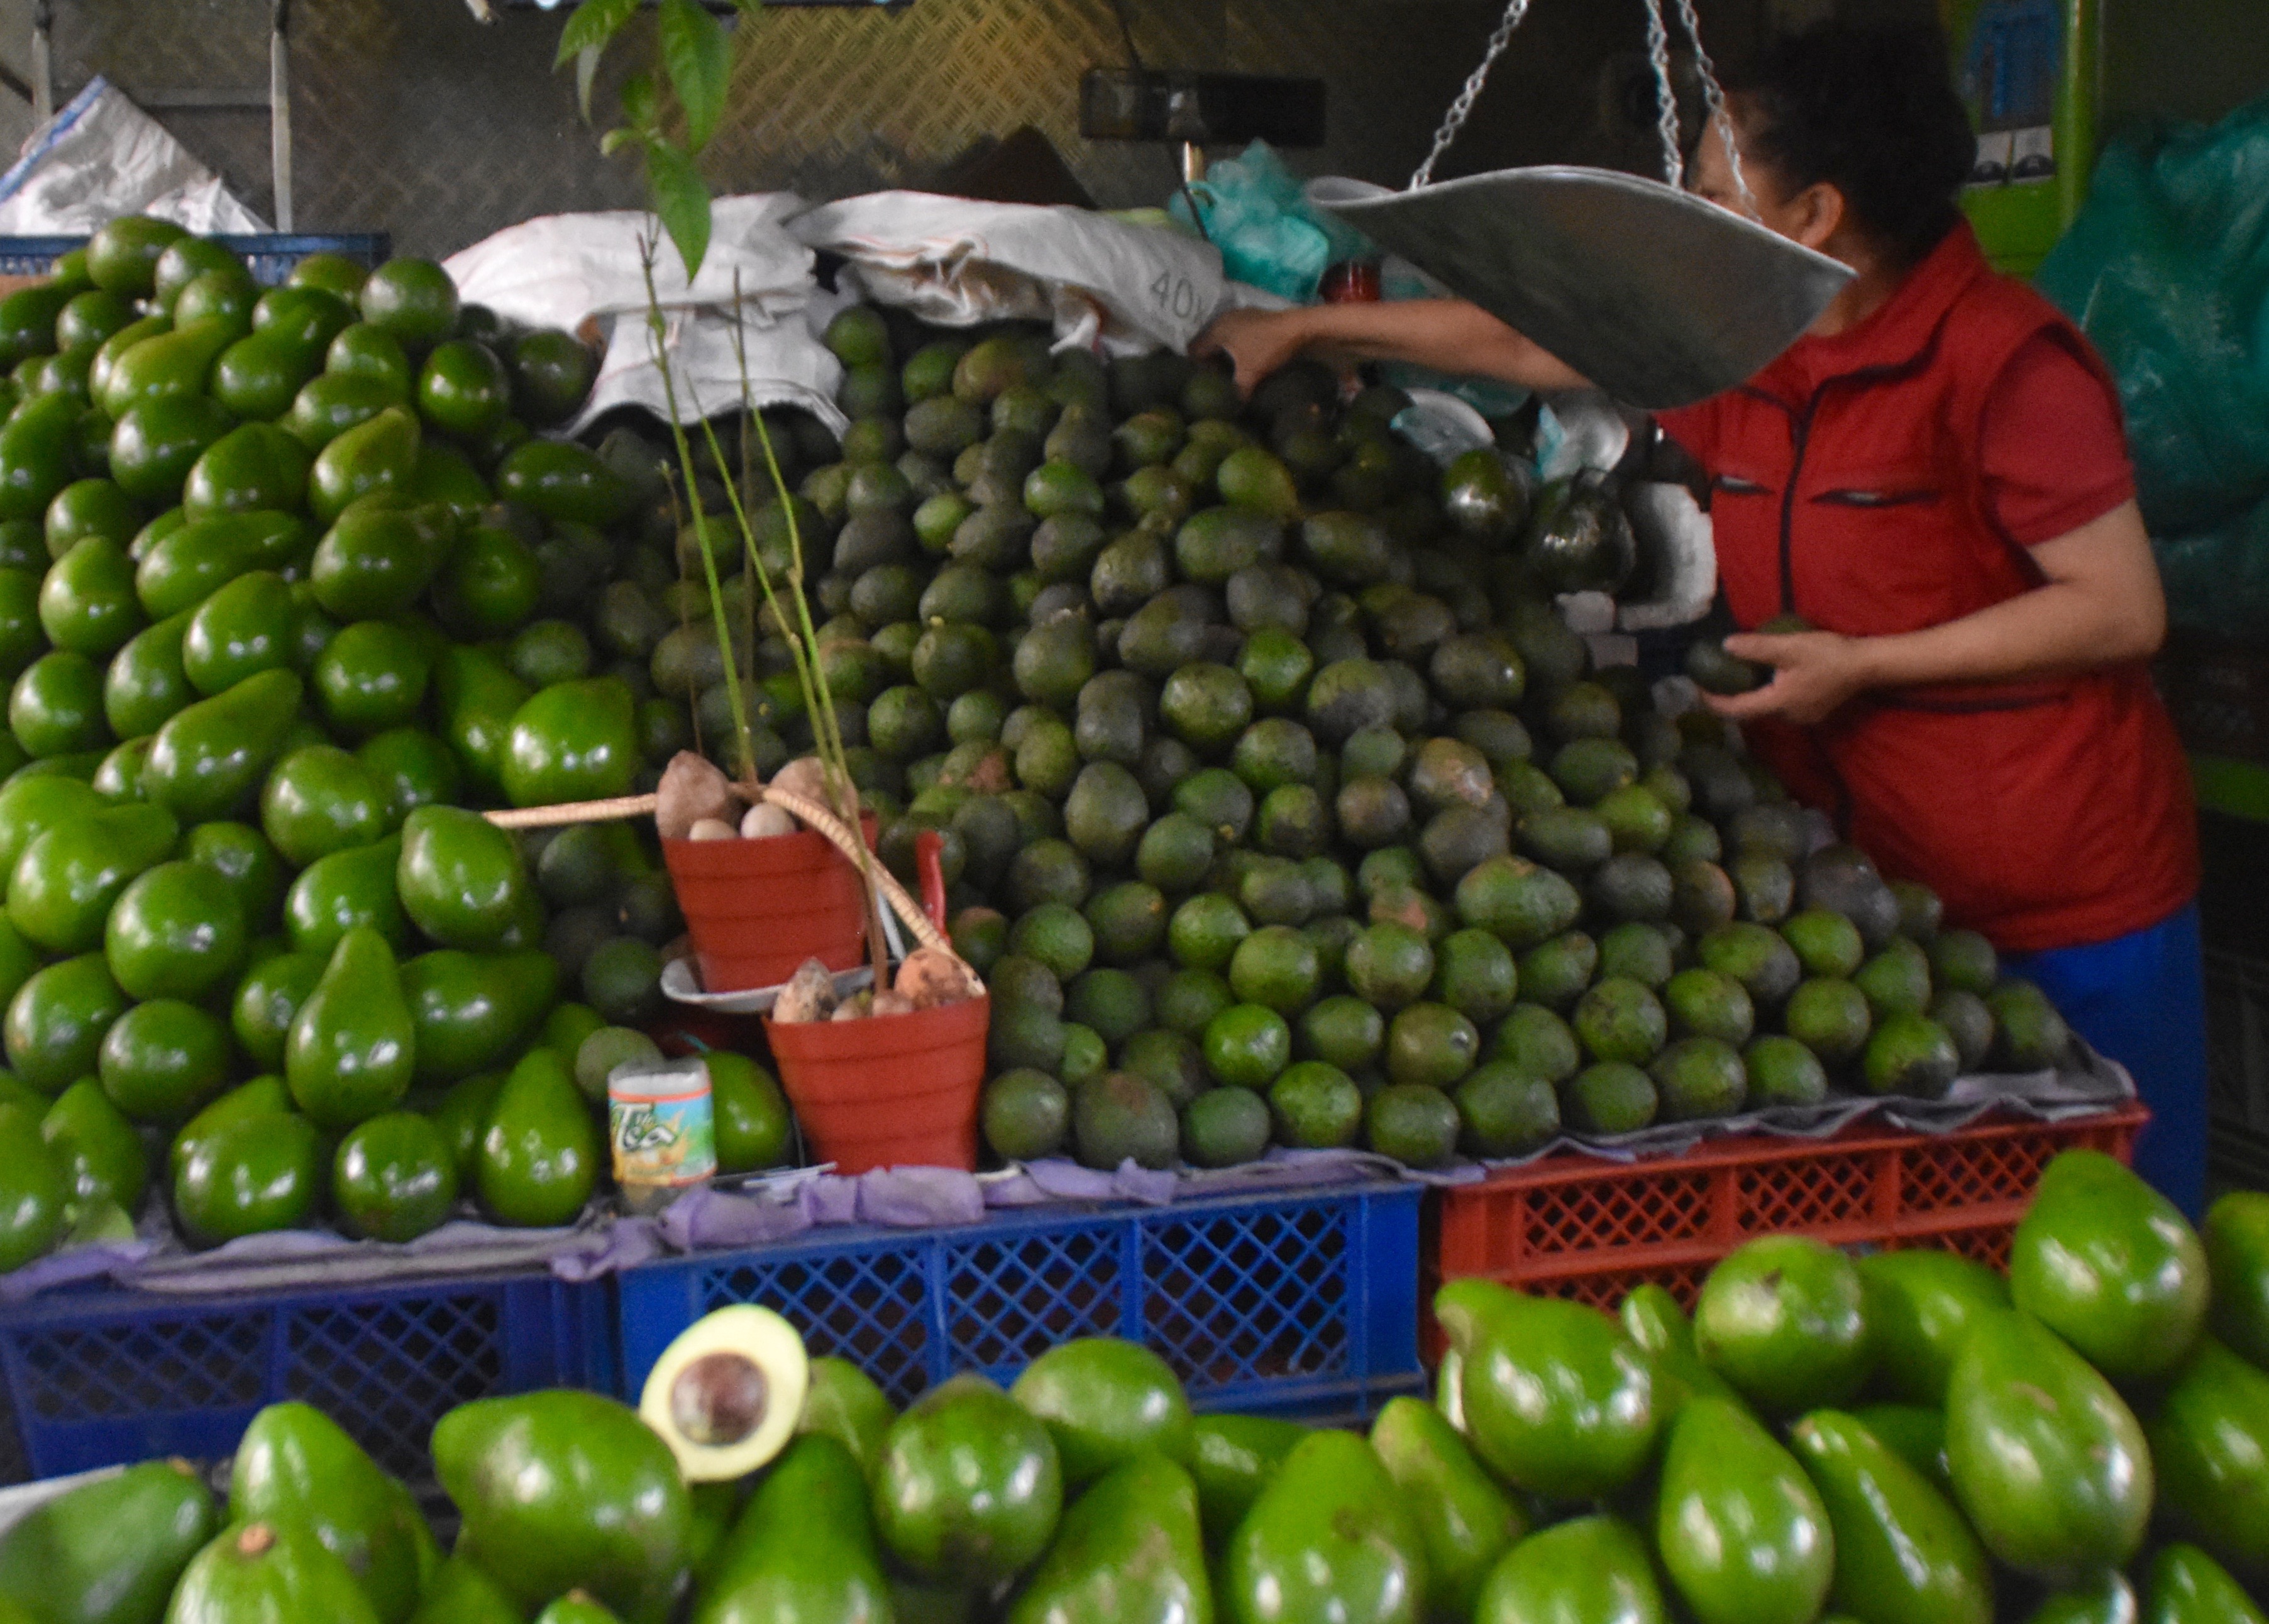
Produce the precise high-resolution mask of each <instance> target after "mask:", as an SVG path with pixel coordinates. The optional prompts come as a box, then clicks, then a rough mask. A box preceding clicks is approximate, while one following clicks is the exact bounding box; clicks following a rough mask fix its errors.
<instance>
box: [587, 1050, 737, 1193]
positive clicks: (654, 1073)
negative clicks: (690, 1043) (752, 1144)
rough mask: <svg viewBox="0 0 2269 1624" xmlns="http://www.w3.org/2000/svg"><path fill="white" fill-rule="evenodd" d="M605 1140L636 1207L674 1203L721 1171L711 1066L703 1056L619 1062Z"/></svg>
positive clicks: (611, 1081) (611, 1077) (610, 1085)
mask: <svg viewBox="0 0 2269 1624" xmlns="http://www.w3.org/2000/svg"><path fill="white" fill-rule="evenodd" d="M607 1139H608V1142H609V1143H610V1145H611V1146H612V1147H613V1148H614V1163H615V1182H616V1183H617V1185H621V1186H622V1192H623V1200H624V1204H625V1206H627V1207H629V1208H630V1209H631V1210H632V1212H653V1211H656V1210H658V1209H659V1208H661V1207H667V1206H669V1203H670V1202H671V1201H673V1200H676V1198H677V1197H678V1196H680V1195H682V1194H684V1192H686V1191H687V1190H690V1189H692V1188H694V1187H696V1186H697V1185H706V1184H707V1183H708V1182H709V1181H710V1179H712V1178H713V1177H715V1176H716V1172H717V1128H716V1115H715V1107H714V1104H713V1101H712V1099H711V1096H710V1092H709V1067H707V1065H706V1064H705V1063H704V1062H703V1061H702V1060H701V1059H699V1058H698V1056H697V1057H696V1058H694V1059H687V1060H675V1061H672V1062H670V1063H669V1064H668V1065H666V1066H639V1065H636V1064H632V1065H629V1066H618V1067H616V1068H615V1069H614V1071H612V1072H611V1073H610V1074H608V1077H607Z"/></svg>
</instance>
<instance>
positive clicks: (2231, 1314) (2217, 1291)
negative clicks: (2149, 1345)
mask: <svg viewBox="0 0 2269 1624" xmlns="http://www.w3.org/2000/svg"><path fill="white" fill-rule="evenodd" d="M4 801H5V792H0V804H4ZM2200 1238H2201V1239H2202V1240H2203V1241H2204V1243H2205V1245H2206V1261H2207V1264H2208V1266H2209V1268H2208V1273H2210V1274H2211V1275H2212V1277H2213V1280H2214V1306H2213V1313H2212V1318H2213V1325H2214V1334H2215V1335H2216V1336H2218V1337H2220V1338H2221V1340H2223V1341H2224V1342H2225V1343H2227V1344H2228V1346H2229V1347H2231V1348H2233V1349H2235V1350H2236V1352H2237V1353H2238V1354H2240V1355H2243V1357H2245V1358H2247V1359H2250V1360H2251V1361H2252V1362H2254V1363H2255V1364H2257V1365H2269V1194H2264V1193H2263V1192H2260V1191H2258V1190H2233V1191H2231V1192H2228V1194H2226V1195H2224V1196H2222V1197H2221V1199H2220V1200H2216V1201H2215V1202H2214V1205H2213V1206H2212V1207H2208V1208H2207V1209H2206V1228H2205V1230H2204V1233H2203V1235H2202V1236H2201V1237H2200Z"/></svg>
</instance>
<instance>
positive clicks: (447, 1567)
mask: <svg viewBox="0 0 2269 1624" xmlns="http://www.w3.org/2000/svg"><path fill="white" fill-rule="evenodd" d="M410 1624H528V1614H527V1613H525V1612H524V1611H523V1610H522V1609H521V1608H520V1607H519V1606H516V1605H514V1603H513V1602H512V1601H511V1600H510V1599H508V1598H506V1595H505V1593H504V1592H503V1591H501V1590H499V1589H498V1588H497V1583H496V1581H495V1580H493V1579H491V1578H490V1577H489V1576H488V1575H487V1574H485V1573H484V1572H482V1571H481V1569H479V1568H478V1567H477V1566H476V1565H474V1563H472V1562H471V1561H469V1560H467V1559H466V1558H464V1557H462V1556H454V1555H453V1556H451V1557H450V1558H449V1560H448V1561H445V1562H443V1563H442V1564H441V1565H440V1569H437V1570H436V1571H435V1573H434V1575H433V1578H432V1583H429V1584H428V1585H427V1586H426V1587H425V1595H424V1597H423V1598H420V1600H419V1602H418V1611H417V1612H415V1613H411V1614H410Z"/></svg>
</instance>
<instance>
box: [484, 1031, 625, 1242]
mask: <svg viewBox="0 0 2269 1624" xmlns="http://www.w3.org/2000/svg"><path fill="white" fill-rule="evenodd" d="M480 1147H481V1148H480V1164H479V1177H478V1185H479V1190H480V1197H481V1202H482V1205H484V1207H487V1208H488V1209H489V1211H490V1212H491V1214H493V1215H494V1216H495V1217H496V1218H497V1220H498V1221H499V1222H502V1223H507V1224H513V1225H515V1226H518V1227H521V1228H527V1229H541V1228H543V1227H546V1226H550V1225H558V1224H566V1223H573V1222H574V1221H575V1218H576V1215H577V1214H580V1212H581V1211H582V1210H583V1204H584V1203H585V1202H586V1201H588V1200H590V1199H591V1191H592V1188H593V1186H594V1185H595V1183H596V1181H597V1178H598V1167H599V1156H600V1151H601V1146H600V1143H599V1135H598V1131H597V1130H596V1129H595V1127H594V1126H592V1123H591V1114H590V1108H589V1107H588V1105H586V1104H584V1100H583V1096H582V1093H581V1091H580V1089H577V1088H576V1087H575V1079H574V1075H573V1073H572V1072H571V1071H570V1070H569V1068H568V1063H567V1061H566V1060H565V1059H563V1058H562V1057H561V1056H560V1055H558V1054H557V1053H555V1052H553V1051H551V1050H550V1049H541V1048H539V1049H530V1050H529V1051H528V1052H527V1053H526V1054H524V1055H522V1056H521V1059H520V1062H519V1064H517V1065H516V1066H514V1067H513V1068H512V1071H511V1073H510V1074H508V1075H507V1076H506V1079H505V1081H504V1086H503V1087H502V1088H501V1089H499V1090H498V1091H497V1096H496V1098H495V1100H494V1101H493V1102H492V1103H491V1105H490V1107H489V1112H488V1122H487V1126H485V1128H484V1130H483V1133H482V1135H481V1141H480Z"/></svg>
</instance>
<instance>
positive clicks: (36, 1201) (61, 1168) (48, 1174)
mask: <svg viewBox="0 0 2269 1624" xmlns="http://www.w3.org/2000/svg"><path fill="white" fill-rule="evenodd" d="M70 1201H71V1170H70V1168H68V1167H67V1166H65V1164H64V1161H63V1157H61V1156H58V1155H55V1153H54V1151H53V1150H52V1149H51V1148H49V1146H48V1143H47V1141H46V1140H44V1139H42V1138H41V1133H40V1123H39V1119H38V1118H36V1117H34V1116H33V1114H32V1113H31V1112H30V1111H27V1110H25V1109H22V1108H21V1107H18V1106H14V1105H5V1104H0V1274H9V1273H14V1272H15V1271H16V1270H18V1269H20V1268H22V1267H23V1266H25V1265H26V1264H27V1263H29V1262H31V1261H32V1260H33V1259H35V1258H42V1257H45V1256H46V1255H47V1254H48V1252H49V1251H52V1250H53V1249H54V1247H55V1243H56V1242H58V1241H60V1240H61V1239H62V1238H63V1231H64V1229H65V1228H66V1226H67V1224H68V1222H69V1220H68V1218H67V1217H66V1212H67V1209H68V1208H69V1207H70Z"/></svg>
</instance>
